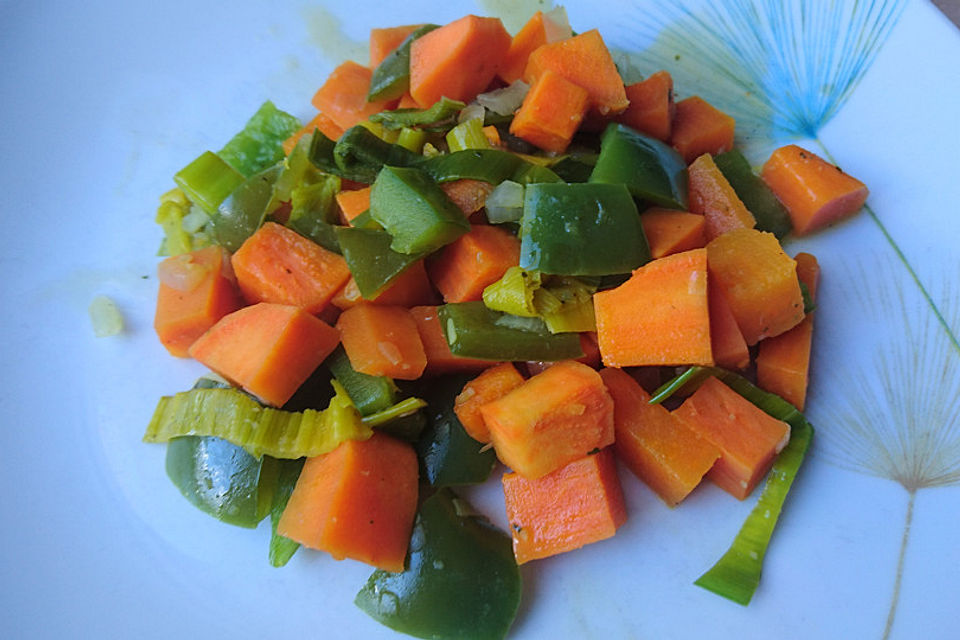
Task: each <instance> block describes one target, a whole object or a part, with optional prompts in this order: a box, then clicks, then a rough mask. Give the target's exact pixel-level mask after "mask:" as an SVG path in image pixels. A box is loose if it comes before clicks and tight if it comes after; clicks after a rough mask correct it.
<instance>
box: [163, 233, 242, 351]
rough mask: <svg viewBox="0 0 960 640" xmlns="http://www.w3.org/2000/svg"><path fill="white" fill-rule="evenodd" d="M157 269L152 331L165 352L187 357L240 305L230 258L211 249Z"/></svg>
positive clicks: (166, 262)
mask: <svg viewBox="0 0 960 640" xmlns="http://www.w3.org/2000/svg"><path fill="white" fill-rule="evenodd" d="M158 269H159V272H160V273H161V279H160V287H159V288H158V289H157V310H156V313H155V314H154V317H153V328H154V329H155V330H156V332H157V337H158V338H160V343H161V344H163V346H164V347H166V348H167V351H169V352H170V353H171V354H172V355H175V356H177V357H178V358H186V357H187V355H188V354H187V349H189V348H190V345H191V344H193V343H194V341H196V339H197V338H199V337H200V336H202V335H203V334H204V332H206V330H207V329H209V328H210V327H212V326H213V325H215V324H216V323H217V321H218V320H220V318H222V317H223V316H225V315H227V314H228V313H232V312H234V311H236V310H237V309H239V308H240V306H241V304H242V301H241V299H240V292H239V290H238V289H237V283H236V280H235V279H234V277H233V271H232V270H231V268H230V257H229V255H228V254H227V252H226V251H225V250H224V249H222V248H220V247H217V246H213V247H207V248H205V249H199V250H197V251H193V252H191V253H184V254H181V255H179V256H171V257H169V258H167V259H165V260H164V261H163V262H162V263H160V266H159V268H158ZM168 283H169V284H168Z"/></svg>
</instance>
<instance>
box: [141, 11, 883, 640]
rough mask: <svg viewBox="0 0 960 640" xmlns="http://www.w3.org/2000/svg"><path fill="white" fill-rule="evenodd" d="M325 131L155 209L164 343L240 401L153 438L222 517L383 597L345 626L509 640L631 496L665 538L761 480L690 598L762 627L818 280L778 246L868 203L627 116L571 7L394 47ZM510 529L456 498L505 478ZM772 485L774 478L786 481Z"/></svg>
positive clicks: (336, 83) (254, 154) (168, 401)
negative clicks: (265, 528)
mask: <svg viewBox="0 0 960 640" xmlns="http://www.w3.org/2000/svg"><path fill="white" fill-rule="evenodd" d="M370 57H371V60H370V65H369V66H362V65H360V64H358V63H355V62H345V63H343V64H342V65H340V66H339V67H337V68H336V69H335V70H334V71H333V73H331V74H330V76H329V77H328V78H327V80H326V82H325V83H324V84H323V86H321V87H320V89H319V90H318V91H317V93H316V95H314V97H313V105H314V106H315V107H316V108H317V115H316V116H315V117H314V118H313V119H312V120H310V121H309V122H308V123H307V124H306V125H304V126H301V124H300V122H299V121H298V120H297V119H296V118H294V117H293V116H290V115H289V114H286V113H284V112H282V111H280V110H279V109H277V108H276V107H275V106H274V105H273V104H272V103H270V102H267V103H265V104H264V105H263V106H262V107H261V108H260V109H259V110H258V111H257V112H256V113H255V114H254V115H253V117H252V118H251V119H250V121H249V122H248V123H247V124H246V126H245V127H244V129H243V130H242V131H240V132H239V133H238V134H237V135H236V136H235V137H234V138H233V139H231V140H230V141H229V142H227V144H226V145H225V146H224V147H223V149H221V150H220V151H218V152H216V153H214V152H211V151H207V152H204V153H203V154H201V155H200V156H199V157H198V158H197V159H196V160H194V161H193V162H191V163H190V164H188V165H187V166H186V167H184V168H183V169H182V170H181V171H179V172H178V173H177V174H176V175H175V176H174V180H175V182H176V184H177V187H176V188H175V189H173V190H171V191H170V192H168V193H167V194H165V195H164V196H163V197H162V198H161V204H160V208H159V210H158V213H157V221H158V222H159V223H160V224H161V225H162V227H163V230H164V236H165V237H164V240H163V245H162V248H161V253H162V254H164V255H167V256H169V257H167V258H166V259H165V260H164V261H163V262H161V264H160V266H159V279H160V285H159V293H158V297H157V309H156V319H155V327H156V331H157V334H158V336H159V338H160V341H161V342H162V343H163V345H164V346H165V347H166V348H167V349H168V350H169V351H170V353H171V354H172V355H174V356H177V357H192V358H195V359H196V360H198V361H199V362H201V363H203V364H204V365H206V366H207V367H209V368H210V369H211V370H212V371H213V372H214V373H215V374H217V376H211V377H210V378H204V379H201V380H200V381H199V382H198V383H197V384H196V385H195V386H194V388H193V389H190V390H188V391H183V392H181V393H177V394H175V395H173V396H170V397H164V398H162V399H161V400H160V403H159V404H158V406H157V409H156V412H155V413H154V416H153V418H152V420H151V421H150V424H149V426H148V428H147V432H146V435H145V437H144V439H145V440H146V441H149V442H167V443H168V445H167V472H168V474H169V476H170V479H171V480H172V481H173V482H174V484H176V486H177V487H178V488H179V490H180V491H181V492H182V493H183V495H184V496H185V497H186V498H187V499H189V500H190V501H191V502H193V503H194V504H195V505H196V506H198V507H199V508H201V509H203V510H205V511H207V512H209V513H210V514H212V515H214V516H215V517H217V518H219V519H221V520H223V521H224V522H228V523H231V524H236V525H240V526H245V527H255V526H257V525H258V523H259V522H260V521H261V520H263V519H264V518H266V517H267V516H268V515H269V516H270V520H271V523H272V527H273V534H272V538H271V542H270V550H269V557H270V561H271V563H273V564H274V565H276V566H281V565H283V564H285V563H286V562H287V561H289V560H290V558H291V556H292V555H293V554H294V553H295V552H296V550H297V549H298V547H299V546H301V545H303V546H306V547H309V548H312V549H319V550H322V551H325V552H327V553H329V554H330V555H331V556H333V557H334V558H337V559H342V558H350V559H353V560H357V561H360V562H365V563H367V564H370V565H372V566H373V567H375V571H374V573H373V575H371V577H370V579H369V581H368V583H367V584H366V585H365V586H362V587H361V586H360V585H358V587H360V591H359V593H358V595H357V597H356V604H357V605H358V606H359V607H360V608H361V609H363V610H364V611H365V612H367V613H368V614H369V615H370V616H371V617H373V618H374V619H376V620H378V621H380V622H382V623H383V624H385V625H387V626H389V627H391V628H393V629H396V630H398V631H401V632H404V633H408V634H411V635H414V636H418V637H424V638H446V637H451V638H452V637H457V638H461V637H471V638H502V637H504V636H505V635H506V634H507V632H508V630H509V628H510V626H511V623H512V621H513V617H514V615H515V614H516V611H517V607H518V604H519V598H520V593H521V583H520V580H521V578H520V576H521V572H520V569H519V565H521V564H524V563H526V562H531V561H534V560H537V559H541V558H546V557H550V556H553V555H556V554H560V553H563V552H567V551H571V550H574V549H576V548H579V547H581V546H583V545H586V544H591V543H595V542H599V541H601V540H603V539H605V538H609V537H610V536H613V535H614V534H615V533H616V531H617V529H618V528H619V527H620V526H621V525H622V524H623V523H624V521H625V520H626V518H627V517H628V511H627V505H626V504H625V502H624V498H623V494H622V492H621V487H620V484H619V479H618V475H617V465H618V464H623V465H625V466H626V467H627V468H629V469H630V470H631V471H632V472H633V473H634V474H635V475H636V477H637V478H638V479H639V481H642V482H643V483H645V484H646V485H647V486H649V487H650V489H652V490H653V491H654V492H656V494H657V495H658V496H660V498H662V499H663V501H664V502H665V503H667V504H668V505H670V506H671V507H673V506H676V505H678V504H679V503H680V502H682V501H683V500H684V498H685V497H686V496H687V495H689V494H690V492H691V491H693V490H694V489H695V488H696V487H697V485H699V484H700V482H701V481H702V480H703V479H704V478H706V479H708V480H709V481H711V482H713V483H715V484H716V485H718V486H719V487H721V488H722V489H724V490H725V491H726V492H728V493H730V494H731V495H732V496H734V497H735V498H737V499H740V500H743V499H746V498H747V497H748V496H750V495H751V494H752V493H753V491H754V489H755V488H756V487H757V485H759V484H761V483H762V482H764V478H767V480H766V483H765V485H764V488H763V490H762V494H761V495H760V498H759V502H758V504H757V507H756V508H755V510H754V512H753V514H752V515H751V516H750V517H749V518H748V520H747V522H746V523H745V524H744V527H743V530H742V531H741V533H740V534H739V535H738V536H737V538H736V540H734V542H733V545H732V546H731V548H730V551H729V552H728V553H727V554H726V555H725V556H724V557H723V558H722V559H721V560H720V561H719V562H718V563H717V565H716V566H715V567H714V568H713V569H711V570H710V571H708V572H707V573H706V574H705V575H704V576H703V577H701V578H700V580H698V582H697V583H698V584H700V585H701V586H704V587H706V588H707V589H710V590H713V591H715V592H717V593H719V594H721V595H723V596H725V597H728V598H730V599H732V600H735V601H737V602H740V603H742V604H746V603H748V602H749V600H750V598H751V596H752V594H753V592H754V590H755V589H756V587H757V584H758V581H759V577H760V569H761V563H762V560H763V555H764V552H765V550H766V547H767V542H768V541H769V539H770V536H771V534H772V531H773V527H774V525H775V523H776V520H777V516H778V514H779V512H780V510H781V507H782V505H783V503H784V500H785V498H786V494H787V491H788V490H789V488H790V485H791V483H792V482H793V480H794V477H795V476H796V473H797V470H798V468H799V466H800V464H801V462H802V460H803V457H804V453H805V451H806V449H807V447H808V445H809V442H810V439H811V436H812V433H813V429H812V428H811V426H810V425H809V424H808V423H807V421H806V420H805V419H804V417H803V416H802V414H801V413H800V411H801V410H802V409H803V405H804V398H805V395H806V389H807V381H808V369H809V362H810V346H811V332H812V329H813V315H812V310H813V300H814V297H815V295H816V289H817V279H818V275H819V268H818V265H817V261H816V259H815V258H814V257H813V256H811V255H808V254H803V253H801V254H798V255H796V256H795V257H790V256H789V255H787V254H786V253H785V252H784V250H783V248H782V247H781V244H780V239H782V238H783V237H784V236H786V235H788V234H790V233H794V234H798V235H799V234H806V233H811V232H813V231H816V230H818V229H821V228H823V227H824V226H826V225H828V224H830V223H833V222H834V221H837V220H838V219H840V218H842V217H844V216H847V215H850V214H853V213H854V212H856V211H857V210H858V209H859V208H860V207H861V205H862V204H863V202H864V199H865V198H866V195H867V189H866V187H865V186H864V185H863V184H862V183H860V182H859V181H857V180H856V179H854V178H852V177H850V176H848V175H847V174H845V173H843V172H842V171H840V170H839V169H838V168H836V167H834V166H832V165H829V164H828V163H826V162H825V161H823V160H822V159H820V158H818V157H817V156H815V155H814V154H812V153H810V152H809V151H806V150H804V149H802V148H800V147H797V146H793V145H791V146H787V147H783V148H781V149H778V150H777V151H776V152H775V153H774V154H773V155H772V156H771V157H770V159H769V160H768V161H767V162H766V164H764V165H763V168H762V171H761V172H760V174H759V175H757V174H755V173H754V172H753V170H752V169H751V167H750V165H749V163H748V162H747V160H746V159H745V158H744V157H743V155H742V154H741V153H740V152H739V151H737V150H736V149H735V148H734V126H735V124H734V121H733V119H732V118H730V117H729V116H727V115H726V114H724V113H722V112H721V111H719V110H717V109H716V108H714V107H713V106H712V105H710V104H709V103H708V102H706V101H704V100H703V99H701V98H699V97H696V96H693V97H689V98H687V99H685V100H682V101H679V102H676V103H675V102H674V98H673V83H672V80H671V78H670V75H669V74H668V73H666V72H664V71H656V70H652V71H656V72H655V73H651V75H650V76H649V77H647V78H646V79H645V80H643V81H642V82H637V83H635V84H629V85H626V86H625V85H624V82H623V80H622V79H621V76H620V74H619V72H618V69H617V67H616V66H615V64H614V62H613V59H612V57H611V55H610V52H609V51H608V50H607V47H606V45H605V44H604V41H603V38H602V37H601V35H600V34H599V33H598V32H597V31H596V30H592V31H586V32H584V33H581V34H578V35H573V34H572V32H571V30H570V27H569V25H568V24H567V23H566V18H565V14H564V13H563V11H562V9H560V10H555V11H552V12H550V13H537V14H536V15H534V16H533V17H532V18H531V19H530V21H529V22H528V23H527V24H526V26H524V27H523V29H522V30H521V31H520V32H518V33H517V34H516V35H514V36H512V37H511V35H510V34H508V33H507V32H506V30H505V29H504V27H503V26H502V24H501V23H500V21H499V20H498V19H495V18H481V17H477V16H472V15H471V16H466V17H464V18H461V19H459V20H456V21H454V22H451V23H450V24H447V25H444V26H437V25H408V26H402V27H393V28H386V29H374V30H373V31H372V32H371V37H370ZM498 460H499V462H501V463H503V465H505V467H507V468H508V469H507V470H506V472H505V473H503V474H502V477H501V480H500V481H501V482H502V485H503V492H504V497H505V504H506V513H507V518H508V521H509V523H510V531H509V532H508V533H507V532H503V531H499V530H497V529H496V528H495V527H493V526H492V525H490V524H489V522H487V520H486V519H485V518H484V517H483V516H482V515H480V514H478V513H477V512H476V511H475V510H474V509H473V508H471V507H470V505H468V504H467V503H466V502H465V501H464V500H462V499H461V498H459V497H458V496H457V495H456V494H455V493H454V491H453V490H452V489H451V488H450V487H454V486H459V485H468V484H475V483H482V482H485V481H487V479H488V476H489V475H490V474H491V472H492V470H493V469H494V468H495V467H496V466H497V461H498ZM771 468H773V469H774V471H773V472H772V473H769V472H770V470H771Z"/></svg>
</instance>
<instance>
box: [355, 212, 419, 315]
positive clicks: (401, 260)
mask: <svg viewBox="0 0 960 640" xmlns="http://www.w3.org/2000/svg"><path fill="white" fill-rule="evenodd" d="M336 234H337V242H339V243H340V250H341V251H342V252H343V259H344V260H346V261H347V267H349V269H350V273H351V274H352V275H353V279H354V280H355V281H356V283H357V289H359V290H360V295H361V296H363V297H364V298H366V299H367V300H372V299H373V298H375V297H377V294H378V293H380V292H381V291H383V290H384V289H385V288H386V287H388V286H389V285H390V283H391V282H393V281H394V280H395V279H396V278H397V277H399V276H400V274H401V273H403V272H404V271H405V270H406V269H407V267H409V266H410V265H412V264H413V263H414V262H416V261H417V260H419V259H421V258H422V257H423V256H424V254H407V253H399V252H397V251H394V250H393V249H391V248H390V245H391V243H392V242H393V238H392V237H391V236H390V234H389V233H387V232H386V231H382V230H378V229H359V228H356V227H336Z"/></svg>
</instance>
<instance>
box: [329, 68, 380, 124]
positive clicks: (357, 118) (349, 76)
mask: <svg viewBox="0 0 960 640" xmlns="http://www.w3.org/2000/svg"><path fill="white" fill-rule="evenodd" d="M372 76H373V71H371V70H370V69H369V68H367V67H364V66H363V65H359V64H357V63H356V62H353V61H352V60H347V61H346V62H344V63H343V64H341V65H340V66H339V67H337V68H336V69H334V70H333V73H331V74H330V76H329V77H328V78H327V81H326V82H325V83H323V86H322V87H320V88H319V89H318V90H317V92H316V93H315V94H314V95H313V101H312V104H313V106H315V107H316V108H317V109H319V110H320V111H321V112H323V113H325V114H326V115H327V117H329V118H330V119H331V120H332V121H333V122H334V123H335V124H336V125H337V126H338V127H340V128H341V129H343V130H344V131H346V130H347V129H349V128H350V127H352V126H354V125H356V124H359V123H361V122H363V121H364V120H366V119H367V118H369V117H370V116H372V115H373V114H375V113H380V112H381V111H383V110H384V109H386V108H387V104H388V103H387V102H386V101H376V102H367V93H369V91H370V80H371V78H372Z"/></svg>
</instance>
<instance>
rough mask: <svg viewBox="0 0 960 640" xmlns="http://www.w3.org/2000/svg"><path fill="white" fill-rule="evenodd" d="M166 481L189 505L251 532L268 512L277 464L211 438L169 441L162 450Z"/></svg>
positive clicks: (187, 438)
mask: <svg viewBox="0 0 960 640" xmlns="http://www.w3.org/2000/svg"><path fill="white" fill-rule="evenodd" d="M166 466H167V476H168V477H169V478H170V480H171V481H172V482H173V484H174V485H176V487H177V489H179V490H180V493H182V494H183V497H185V498H186V499H187V500H189V501H190V502H191V503H193V505H194V506H196V507H197V508H199V509H200V510H202V511H205V512H206V513H209V514H210V515H212V516H213V517H215V518H217V519H218V520H221V521H223V522H226V523H228V524H234V525H237V526H240V527H248V528H251V529H252V528H254V527H256V526H257V524H258V523H259V522H260V521H261V520H263V518H264V517H265V516H266V515H267V513H268V512H269V511H270V505H271V501H272V499H273V491H274V489H275V487H276V481H277V471H278V469H277V465H276V461H275V460H274V459H273V458H270V457H269V456H261V457H260V458H259V459H257V458H255V457H253V456H252V455H250V454H249V453H247V452H246V451H245V450H244V449H243V447H238V446H237V445H235V444H231V443H229V442H227V441H226V440H221V439H220V438H214V437H211V436H184V437H181V438H174V439H172V440H171V441H170V443H169V444H168V445H167V462H166Z"/></svg>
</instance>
